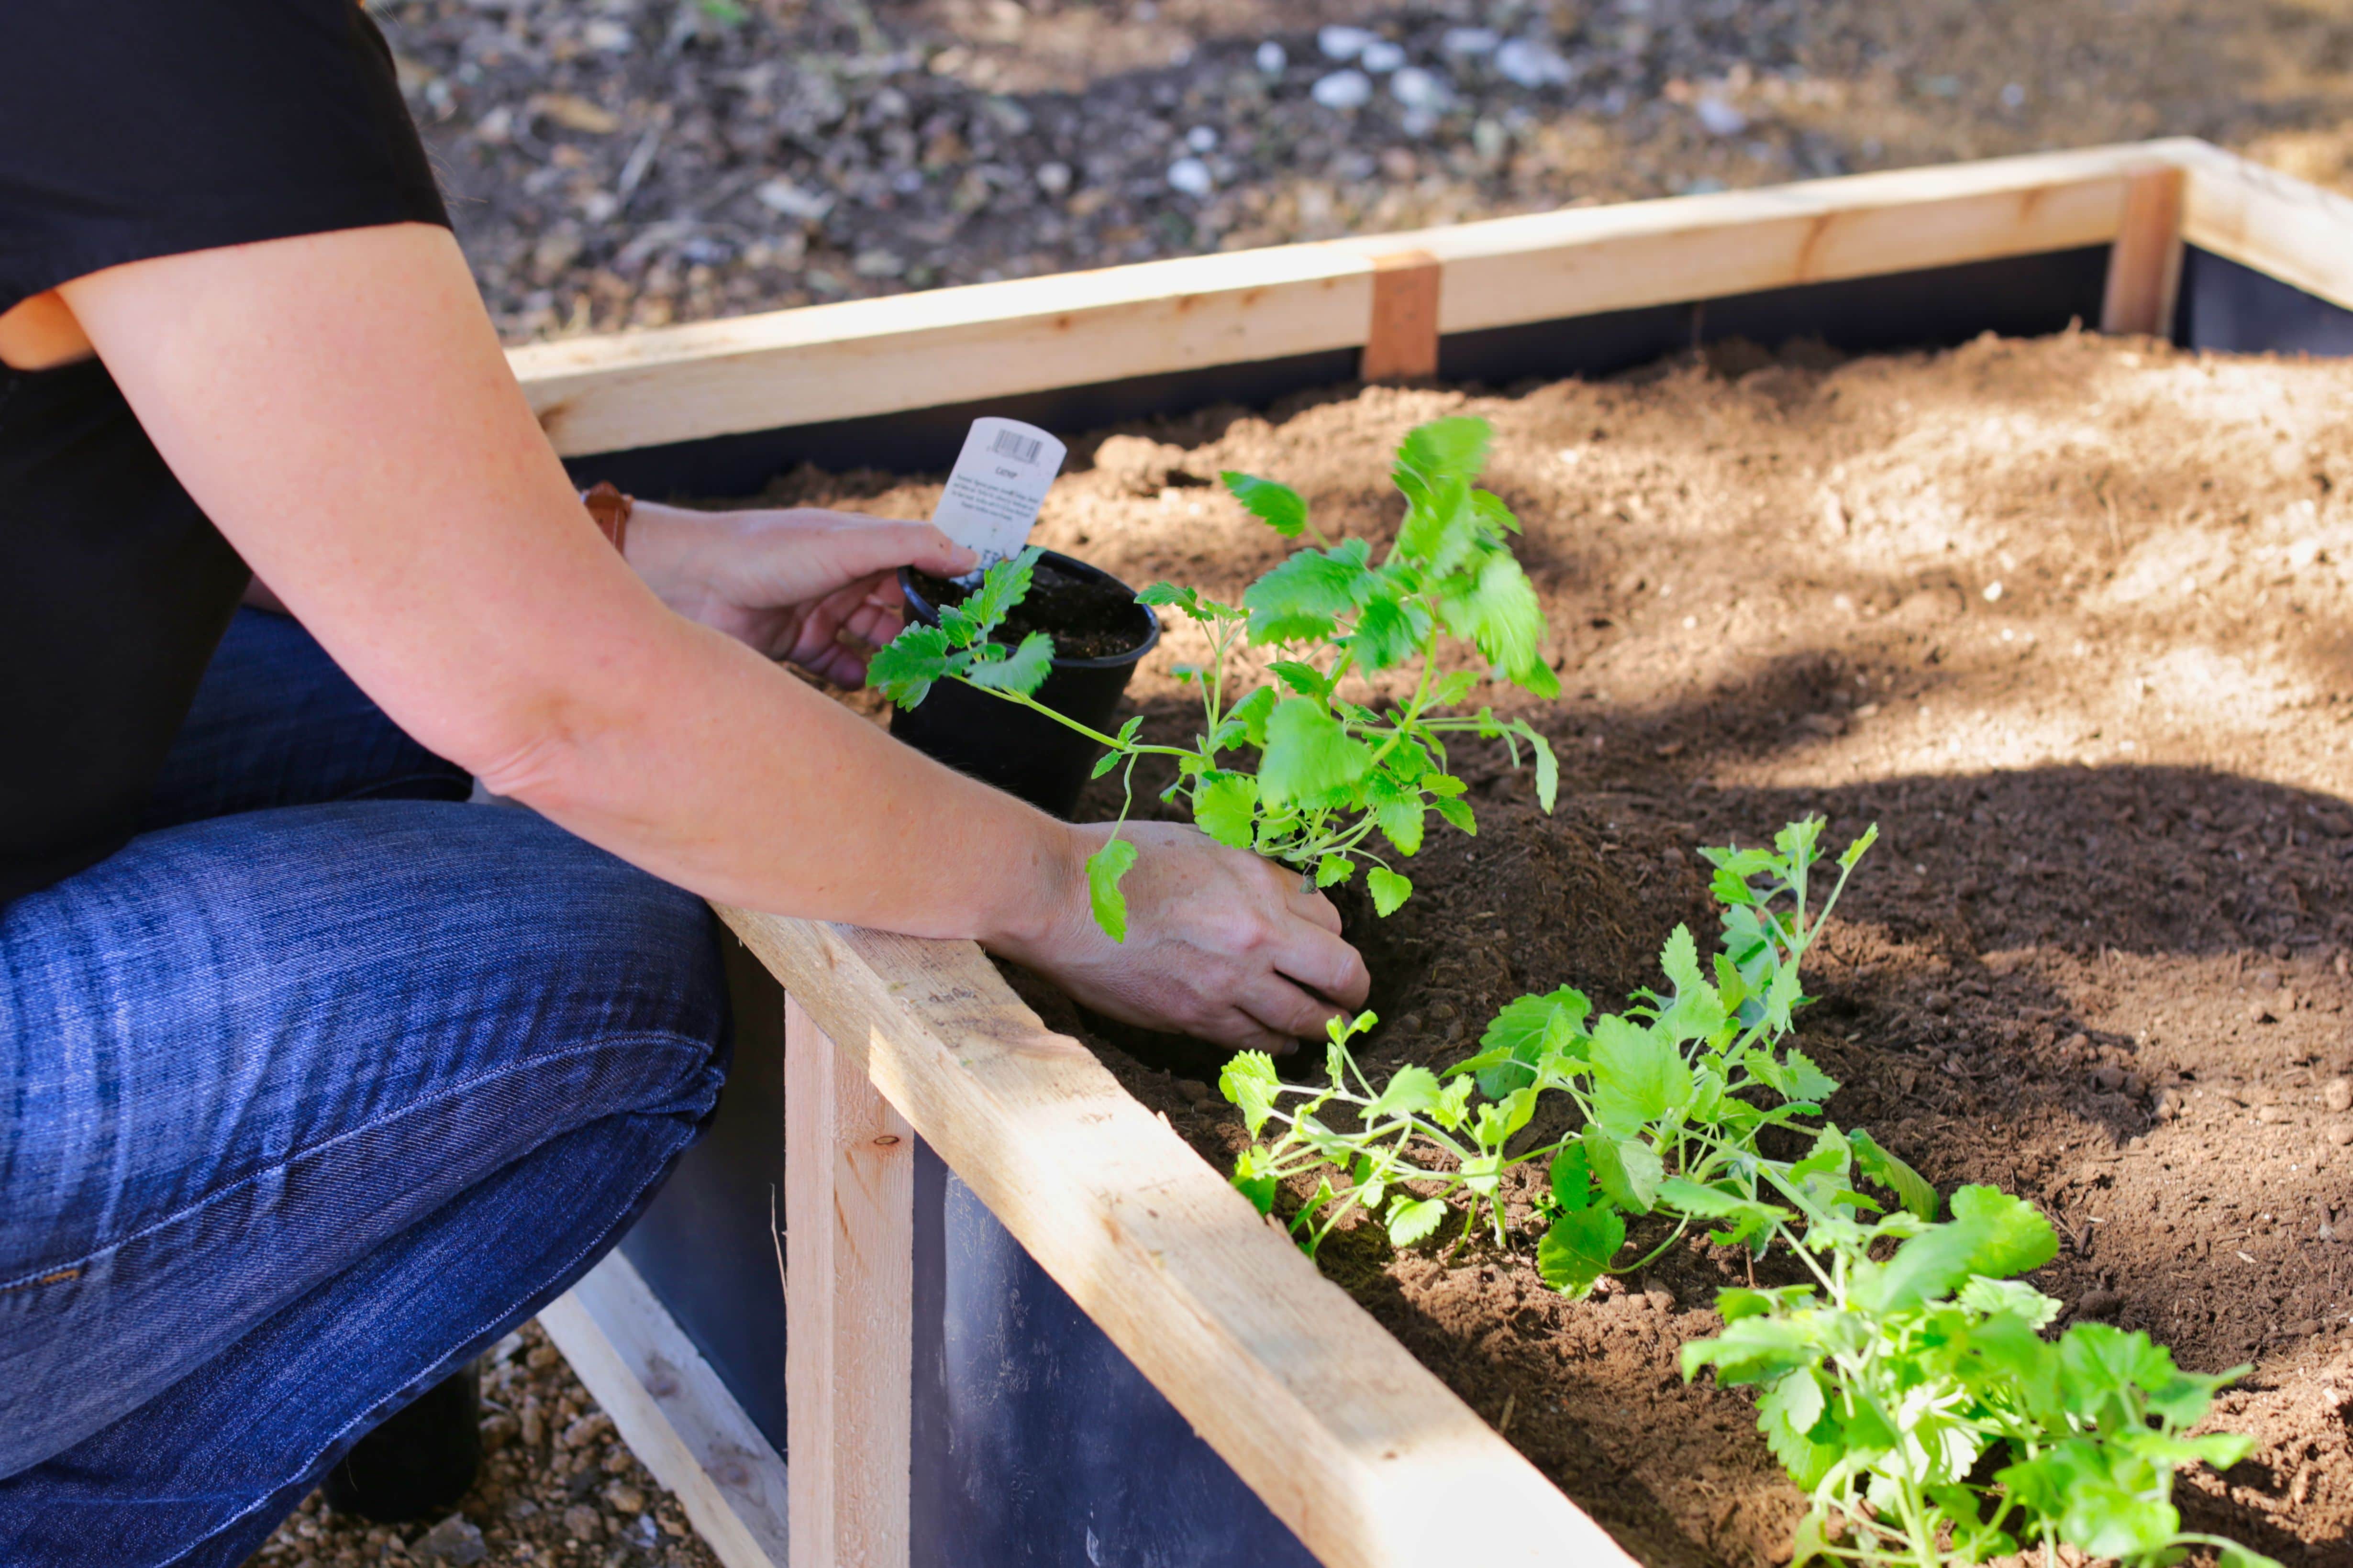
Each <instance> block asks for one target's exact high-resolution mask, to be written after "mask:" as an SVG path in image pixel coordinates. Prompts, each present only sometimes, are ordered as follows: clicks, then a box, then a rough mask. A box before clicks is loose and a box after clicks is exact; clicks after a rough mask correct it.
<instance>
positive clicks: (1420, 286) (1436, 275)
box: [1356, 250, 1444, 381]
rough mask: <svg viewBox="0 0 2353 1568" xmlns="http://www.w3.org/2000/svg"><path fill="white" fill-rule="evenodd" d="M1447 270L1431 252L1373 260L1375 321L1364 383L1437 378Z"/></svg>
mask: <svg viewBox="0 0 2353 1568" xmlns="http://www.w3.org/2000/svg"><path fill="white" fill-rule="evenodd" d="M1443 270H1444V269H1443V268H1441V267H1440V265H1439V260H1438V258H1436V257H1435V256H1432V255H1430V252H1428V251H1426V250H1401V251H1398V252H1397V253H1396V254H1394V255H1390V256H1376V257H1375V258H1373V319H1372V321H1371V323H1370V324H1369V326H1368V327H1367V329H1366V333H1365V353H1364V357H1363V359H1361V360H1360V361H1358V362H1357V369H1356V378H1357V379H1358V380H1359V381H1426V380H1428V379H1429V378H1430V377H1431V376H1434V375H1436V374H1438V285H1439V280H1440V276H1441V274H1442V272H1443Z"/></svg>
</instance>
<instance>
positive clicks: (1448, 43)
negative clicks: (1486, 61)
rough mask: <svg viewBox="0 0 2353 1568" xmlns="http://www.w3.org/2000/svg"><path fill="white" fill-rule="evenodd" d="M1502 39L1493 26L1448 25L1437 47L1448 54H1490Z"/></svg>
mask: <svg viewBox="0 0 2353 1568" xmlns="http://www.w3.org/2000/svg"><path fill="white" fill-rule="evenodd" d="M1503 41H1504V39H1503V35H1502V34H1500V33H1498V32H1496V31H1495V29H1494V28H1493V27H1449V28H1447V29H1446V36H1445V37H1442V38H1440V40H1439V42H1438V47H1440V48H1441V49H1444V50H1445V51H1446V52H1447V53H1448V54H1450V55H1492V54H1493V53H1494V52H1495V46H1496V45H1497V44H1500V43H1502V42H1503Z"/></svg>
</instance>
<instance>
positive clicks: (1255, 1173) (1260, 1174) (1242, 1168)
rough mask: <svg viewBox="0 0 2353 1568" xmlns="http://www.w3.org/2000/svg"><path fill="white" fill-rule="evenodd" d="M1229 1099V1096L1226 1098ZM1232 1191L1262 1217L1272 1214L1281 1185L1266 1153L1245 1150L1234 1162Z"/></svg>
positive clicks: (1251, 1149) (1261, 1150)
mask: <svg viewBox="0 0 2353 1568" xmlns="http://www.w3.org/2000/svg"><path fill="white" fill-rule="evenodd" d="M1228 1098H1229V1099H1230V1098H1231V1096H1229V1097H1228ZM1233 1183H1234V1190H1235V1191H1236V1192H1239V1193H1240V1194H1241V1195H1242V1196H1244V1197H1246V1198H1248V1199H1250V1206H1251V1207H1252V1208H1255V1209H1256V1210H1258V1212H1259V1213H1261V1214H1262V1215H1266V1214H1272V1213H1273V1212H1274V1197H1275V1194H1276V1193H1278V1192H1280V1191H1281V1190H1282V1182H1281V1181H1280V1180H1278V1179H1277V1177H1276V1176H1275V1174H1274V1170H1273V1167H1272V1165H1271V1163H1269V1161H1268V1158H1267V1154H1266V1151H1264V1150H1263V1149H1258V1148H1250V1149H1245V1150H1243V1151H1242V1152H1241V1153H1240V1154H1239V1155H1238V1156H1236V1157H1235V1160H1234V1175H1233Z"/></svg>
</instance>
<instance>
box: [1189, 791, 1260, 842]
mask: <svg viewBox="0 0 2353 1568" xmlns="http://www.w3.org/2000/svg"><path fill="white" fill-rule="evenodd" d="M1257 822H1258V780H1256V779H1255V778H1252V777H1251V776H1250V774H1248V773H1214V774H1210V775H1208V777H1207V778H1206V779H1205V781H1204V782H1203V783H1202V784H1198V785H1197V786H1196V787H1195V789H1194V791H1193V824H1194V826H1197V827H1198V828H1199V829H1200V830H1201V831H1202V832H1204V833H1206V834H1208V836H1209V837H1212V838H1214V839H1216V840H1217V841H1218V842H1219V843H1220V844H1223V845H1225V846H1226V847H1228V848H1229V849H1247V848H1249V847H1250V837H1251V834H1252V832H1253V830H1254V828H1255V826H1256V825H1257Z"/></svg>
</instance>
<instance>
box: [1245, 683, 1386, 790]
mask: <svg viewBox="0 0 2353 1568" xmlns="http://www.w3.org/2000/svg"><path fill="white" fill-rule="evenodd" d="M1371 766H1372V752H1370V751H1369V750H1367V749H1366V747H1365V745H1364V744H1363V743H1362V742H1358V741H1355V740H1351V739H1350V738H1349V736H1348V734H1347V732H1346V731H1344V730H1343V729H1341V727H1340V722H1339V721H1338V720H1336V719H1335V718H1333V717H1332V715H1331V714H1329V713H1327V712H1325V711H1324V707H1323V705H1322V704H1321V703H1318V702H1315V701H1314V700H1310V699H1308V698H1305V697H1286V698H1284V699H1283V700H1282V701H1280V702H1277V703H1276V704H1275V705H1274V711H1273V712H1272V713H1271V714H1270V715H1269V716H1268V718H1267V721H1266V749H1265V753H1264V755H1263V756H1262V757H1261V759H1260V761H1259V769H1258V787H1259V794H1260V797H1261V799H1263V800H1264V801H1265V802H1266V804H1267V805H1268V807H1269V808H1270V809H1279V808H1281V807H1282V806H1287V805H1317V804H1319V803H1321V802H1323V801H1324V799H1325V798H1326V797H1328V796H1330V795H1335V794H1336V793H1339V792H1341V791H1345V790H1346V789H1347V788H1348V787H1349V786H1351V785H1353V784H1356V781H1357V780H1359V779H1361V778H1363V777H1364V776H1365V773H1366V771H1367V770H1368V769H1369V768H1371Z"/></svg>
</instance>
